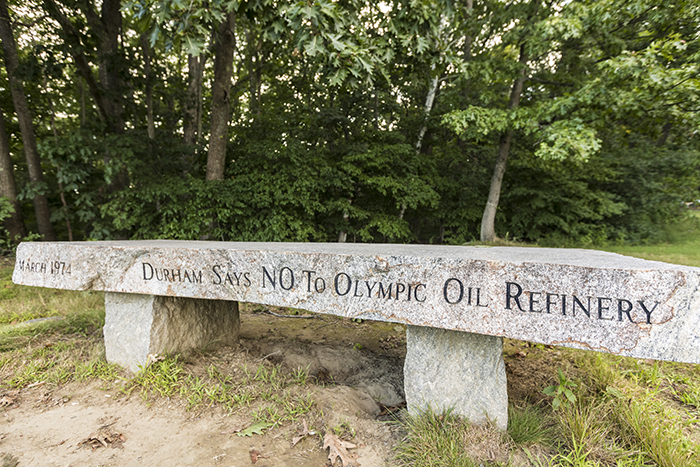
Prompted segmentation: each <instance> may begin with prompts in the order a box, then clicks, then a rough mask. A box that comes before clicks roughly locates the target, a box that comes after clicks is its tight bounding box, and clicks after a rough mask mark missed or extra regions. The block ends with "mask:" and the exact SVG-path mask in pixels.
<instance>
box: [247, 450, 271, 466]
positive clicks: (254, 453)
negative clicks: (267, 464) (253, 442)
mask: <svg viewBox="0 0 700 467" xmlns="http://www.w3.org/2000/svg"><path fill="white" fill-rule="evenodd" d="M258 459H267V456H266V455H264V454H263V453H261V452H260V451H258V450H256V449H251V450H250V462H252V463H253V464H255V463H256V462H257V461H258Z"/></svg>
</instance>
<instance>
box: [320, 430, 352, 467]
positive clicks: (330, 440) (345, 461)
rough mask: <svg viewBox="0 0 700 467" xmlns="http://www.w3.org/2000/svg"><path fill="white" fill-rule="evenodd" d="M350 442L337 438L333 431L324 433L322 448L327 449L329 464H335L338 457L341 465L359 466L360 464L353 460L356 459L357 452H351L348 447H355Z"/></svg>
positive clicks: (344, 466) (348, 466)
mask: <svg viewBox="0 0 700 467" xmlns="http://www.w3.org/2000/svg"><path fill="white" fill-rule="evenodd" d="M356 447H357V446H355V445H354V444H352V443H349V442H347V441H343V440H342V439H340V438H338V436H336V435H335V434H333V433H326V436H324V437H323V449H328V450H329V451H328V460H330V461H331V465H334V464H335V461H336V460H338V458H339V457H340V462H341V464H342V465H343V467H350V466H352V467H360V464H359V463H357V462H355V459H357V454H351V453H349V452H348V449H353V448H356Z"/></svg>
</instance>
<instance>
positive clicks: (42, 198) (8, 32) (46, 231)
mask: <svg viewBox="0 0 700 467" xmlns="http://www.w3.org/2000/svg"><path fill="white" fill-rule="evenodd" d="M0 41H2V48H3V51H4V52H5V67H6V68H7V78H8V81H9V84H10V91H11V92H12V102H13V103H14V105H15V112H16V113H17V120H18V122H19V128H20V131H21V132H22V142H23V144H24V154H25V156H26V158H27V171H28V172H29V181H30V183H31V184H32V185H33V188H34V189H35V190H36V191H37V192H38V193H40V192H41V189H42V185H43V182H44V177H43V174H42V170H41V160H40V159H39V152H38V150H37V146H36V137H35V134H34V125H33V124H32V116H31V113H30V112H29V106H28V105H27V98H26V96H25V95H24V87H23V85H22V83H21V82H20V80H19V79H17V77H16V75H15V73H16V70H17V67H18V66H19V60H18V58H17V45H16V43H15V38H14V36H13V35H12V26H11V24H10V15H9V12H8V10H7V2H6V0H0ZM34 212H35V213H36V221H37V226H38V228H39V233H40V234H41V235H42V236H43V237H44V240H49V241H51V240H56V234H55V233H54V231H53V227H52V226H51V215H50V212H49V203H48V200H47V199H46V195H45V194H43V193H42V194H36V195H35V196H34Z"/></svg>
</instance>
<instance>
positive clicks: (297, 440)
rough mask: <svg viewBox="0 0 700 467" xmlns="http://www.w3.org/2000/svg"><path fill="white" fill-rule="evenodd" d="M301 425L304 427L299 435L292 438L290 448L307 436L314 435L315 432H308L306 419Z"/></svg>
mask: <svg viewBox="0 0 700 467" xmlns="http://www.w3.org/2000/svg"><path fill="white" fill-rule="evenodd" d="M302 423H303V424H304V427H303V429H302V430H301V433H299V434H297V435H296V436H295V437H294V438H292V446H296V445H297V443H298V442H299V441H301V440H302V439H304V438H306V437H307V436H309V435H315V434H316V432H315V431H309V425H307V424H306V419H304V420H302Z"/></svg>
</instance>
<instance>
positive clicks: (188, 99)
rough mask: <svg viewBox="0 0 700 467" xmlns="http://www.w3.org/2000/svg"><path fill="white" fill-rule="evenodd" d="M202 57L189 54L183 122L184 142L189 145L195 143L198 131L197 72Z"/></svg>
mask: <svg viewBox="0 0 700 467" xmlns="http://www.w3.org/2000/svg"><path fill="white" fill-rule="evenodd" d="M200 59H201V57H200V56H194V55H192V54H189V55H188V56H187V95H186V96H185V105H184V114H185V115H184V121H183V124H182V126H183V132H184V134H185V137H184V139H183V142H184V143H185V145H187V146H191V145H193V144H194V142H195V138H196V133H197V110H198V108H199V106H198V102H197V99H198V97H199V93H198V92H197V91H198V89H197V84H198V79H197V78H198V76H197V72H198V70H199V61H200Z"/></svg>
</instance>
